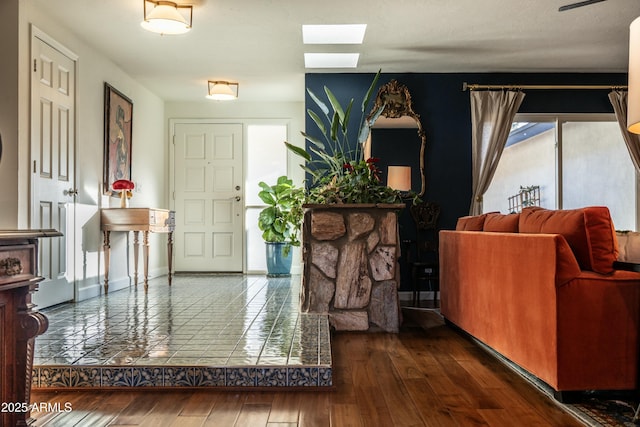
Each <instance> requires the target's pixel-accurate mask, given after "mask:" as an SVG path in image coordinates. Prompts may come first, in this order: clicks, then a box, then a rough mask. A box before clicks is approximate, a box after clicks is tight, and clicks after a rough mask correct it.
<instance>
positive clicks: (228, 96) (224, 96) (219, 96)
mask: <svg viewBox="0 0 640 427" xmlns="http://www.w3.org/2000/svg"><path fill="white" fill-rule="evenodd" d="M238 86H239V85H238V83H230V82H223V81H213V82H212V81H209V91H208V95H207V98H209V99H215V100H217V101H229V100H232V99H236V98H237V97H238Z"/></svg>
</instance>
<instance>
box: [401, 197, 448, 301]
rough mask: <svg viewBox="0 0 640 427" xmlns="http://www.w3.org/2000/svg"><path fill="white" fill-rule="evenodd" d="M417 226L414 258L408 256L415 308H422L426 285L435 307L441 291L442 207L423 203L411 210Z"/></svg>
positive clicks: (431, 203) (412, 207)
mask: <svg viewBox="0 0 640 427" xmlns="http://www.w3.org/2000/svg"><path fill="white" fill-rule="evenodd" d="M409 211H410V213H411V218H412V219H413V222H414V223H415V226H416V240H415V253H414V257H411V254H407V257H408V259H409V266H410V270H411V289H412V291H413V306H414V307H416V306H420V290H421V284H423V283H426V285H427V287H426V289H425V290H426V291H432V292H433V303H434V306H435V305H436V303H437V295H438V292H439V291H440V280H439V279H440V268H439V259H438V258H439V254H438V228H437V223H438V217H439V216H440V206H439V205H438V204H436V203H433V202H422V203H420V204H417V205H412V206H411V207H410V208H409Z"/></svg>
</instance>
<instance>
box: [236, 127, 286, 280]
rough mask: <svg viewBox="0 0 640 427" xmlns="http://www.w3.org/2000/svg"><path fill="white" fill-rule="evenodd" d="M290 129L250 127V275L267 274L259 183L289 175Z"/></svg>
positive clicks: (247, 180) (247, 194) (247, 214)
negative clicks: (265, 272) (288, 139)
mask: <svg viewBox="0 0 640 427" xmlns="http://www.w3.org/2000/svg"><path fill="white" fill-rule="evenodd" d="M286 140H287V125H284V124H260V125H256V124H253V125H248V126H247V155H246V158H247V169H246V172H245V186H244V188H245V192H244V194H245V196H244V197H245V199H244V200H245V228H246V235H247V246H246V248H247V271H248V272H257V271H266V269H267V263H266V259H265V245H264V241H263V240H262V232H261V231H260V229H259V228H258V215H259V214H260V211H261V210H262V209H263V207H264V203H263V202H262V200H260V198H259V197H258V192H259V191H260V187H259V186H258V183H259V182H260V181H264V182H266V183H267V184H272V183H275V182H276V180H277V179H278V177H279V176H281V175H286V174H287V148H286V146H285V145H284V143H283V141H286Z"/></svg>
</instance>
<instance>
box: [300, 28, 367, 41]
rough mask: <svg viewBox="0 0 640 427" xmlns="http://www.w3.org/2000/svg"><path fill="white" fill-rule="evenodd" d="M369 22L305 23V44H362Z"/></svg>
mask: <svg viewBox="0 0 640 427" xmlns="http://www.w3.org/2000/svg"><path fill="white" fill-rule="evenodd" d="M366 29H367V24H343V25H303V26H302V42H303V43H304V44H362V42H363V40H364V33H365V31H366Z"/></svg>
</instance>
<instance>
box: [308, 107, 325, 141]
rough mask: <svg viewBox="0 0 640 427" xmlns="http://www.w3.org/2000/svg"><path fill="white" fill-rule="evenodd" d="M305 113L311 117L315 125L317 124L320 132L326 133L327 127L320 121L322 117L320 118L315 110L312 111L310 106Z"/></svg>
mask: <svg viewBox="0 0 640 427" xmlns="http://www.w3.org/2000/svg"><path fill="white" fill-rule="evenodd" d="M307 114H308V115H309V117H311V119H312V120H313V122H314V123H315V124H316V126H318V129H320V132H322V134H323V135H325V134H326V133H327V128H326V126H325V125H324V123H323V122H322V119H321V118H320V116H319V115H317V114H316V112H315V111H313V110H312V109H311V108H309V109H308V110H307Z"/></svg>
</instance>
